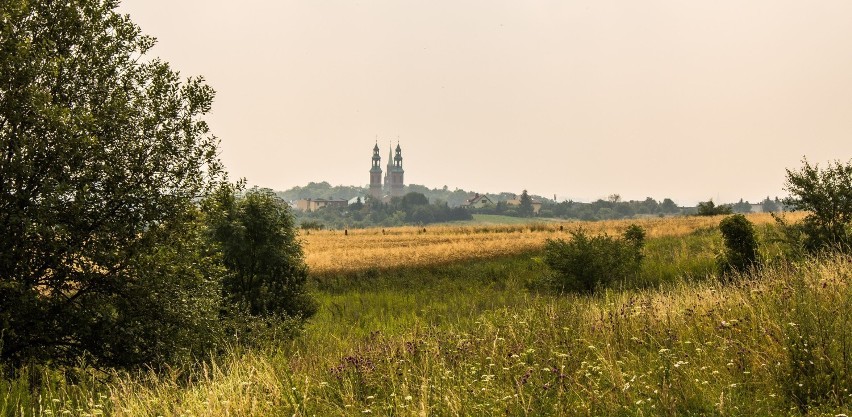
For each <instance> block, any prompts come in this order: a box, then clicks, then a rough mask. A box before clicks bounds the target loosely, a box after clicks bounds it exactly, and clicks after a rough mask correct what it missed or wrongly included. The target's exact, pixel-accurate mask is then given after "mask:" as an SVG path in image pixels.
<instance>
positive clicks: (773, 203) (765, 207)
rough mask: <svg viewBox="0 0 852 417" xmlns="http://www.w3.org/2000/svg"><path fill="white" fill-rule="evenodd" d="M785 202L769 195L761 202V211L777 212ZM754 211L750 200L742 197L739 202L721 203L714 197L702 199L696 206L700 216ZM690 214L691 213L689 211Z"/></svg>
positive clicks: (696, 211) (782, 207) (782, 208)
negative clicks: (715, 200)
mask: <svg viewBox="0 0 852 417" xmlns="http://www.w3.org/2000/svg"><path fill="white" fill-rule="evenodd" d="M784 209H785V207H784V203H783V202H782V201H781V200H780V199H778V197H775V199H774V200H771V199H770V198H769V197H766V198H765V199H764V200H763V201H762V202H761V203H760V211H761V212H763V213H775V212H778V211H782V210H784ZM751 212H752V204H751V203H749V202H748V201H743V199H742V198H741V199H740V201H739V202H736V203H733V204H719V205H716V203H714V202H713V199H712V198H711V199H710V200H707V201H701V202H699V203H698V206H696V207H695V214H697V215H699V216H718V215H722V214H731V213H742V214H745V213H751ZM688 214H689V213H688Z"/></svg>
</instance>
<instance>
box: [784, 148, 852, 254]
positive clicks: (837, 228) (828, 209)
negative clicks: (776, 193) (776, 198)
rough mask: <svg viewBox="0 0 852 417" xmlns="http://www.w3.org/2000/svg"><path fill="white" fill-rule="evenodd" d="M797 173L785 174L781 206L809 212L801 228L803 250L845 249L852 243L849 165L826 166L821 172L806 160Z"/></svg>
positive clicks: (851, 180)
mask: <svg viewBox="0 0 852 417" xmlns="http://www.w3.org/2000/svg"><path fill="white" fill-rule="evenodd" d="M802 163H803V166H802V168H801V169H800V170H798V171H791V170H789V169H788V170H787V183H786V190H787V191H789V192H790V194H791V195H790V197H788V198H786V199H784V204H785V205H788V206H790V207H792V208H793V209H795V210H805V211H807V212H808V215H807V217H805V219H804V221H803V222H802V225H801V228H802V231H803V232H804V235H805V241H804V244H805V247H806V248H807V249H808V250H810V251H816V250H819V249H823V248H826V247H829V246H839V247H842V248H844V249H848V248H849V245H850V243H852V231H850V222H852V161H850V162H847V163H846V164H843V163H841V162H840V161H834V162H832V163H829V164H828V166H827V167H826V168H824V169H820V168H819V166H817V165H811V164H810V163H808V161H807V160H803V161H802Z"/></svg>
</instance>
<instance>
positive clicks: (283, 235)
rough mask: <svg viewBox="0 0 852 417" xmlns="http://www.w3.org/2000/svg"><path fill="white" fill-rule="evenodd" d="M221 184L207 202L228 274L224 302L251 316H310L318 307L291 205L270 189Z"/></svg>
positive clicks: (212, 230) (213, 239) (224, 287)
mask: <svg viewBox="0 0 852 417" xmlns="http://www.w3.org/2000/svg"><path fill="white" fill-rule="evenodd" d="M234 191H235V190H234V188H233V187H222V188H221V189H220V190H219V192H217V193H216V194H215V195H214V196H213V197H212V198H211V199H209V200H208V201H207V202H206V211H207V213H208V223H209V229H210V235H211V239H212V241H214V242H215V243H216V244H217V245H218V247H219V249H220V250H221V253H222V260H223V263H224V265H225V268H226V269H227V272H228V273H227V274H226V275H225V277H224V279H223V281H222V291H223V296H224V300H225V302H226V303H227V304H228V305H230V306H232V308H234V309H236V310H237V311H239V312H242V313H247V314H248V315H250V316H252V317H271V318H281V319H287V318H300V319H306V318H308V317H310V316H311V315H313V314H314V313H315V312H316V307H315V305H314V303H313V300H312V299H311V298H310V296H309V295H308V294H307V292H306V290H305V288H304V284H305V280H306V279H307V276H308V271H307V266H306V265H305V262H304V258H303V255H302V248H301V246H300V245H299V241H298V239H297V238H296V231H295V227H294V225H293V217H292V216H291V214H290V211H289V208H288V206H287V205H286V204H285V203H284V202H283V201H281V200H279V199H278V198H277V197H275V195H274V194H273V192H272V191H269V190H259V189H252V190H249V191H248V192H246V193H245V195H243V196H242V197H239V198H238V197H237V196H236V195H235V192H234Z"/></svg>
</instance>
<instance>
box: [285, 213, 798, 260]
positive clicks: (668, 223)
mask: <svg viewBox="0 0 852 417" xmlns="http://www.w3.org/2000/svg"><path fill="white" fill-rule="evenodd" d="M723 217H724V216H714V217H698V216H689V217H686V216H680V217H665V218H647V219H629V220H609V221H599V222H580V221H564V222H548V223H541V222H538V223H534V222H533V223H529V224H525V225H517V224H514V225H488V226H452V225H442V226H432V227H429V226H426V227H425V228H424V227H395V228H384V229H383V228H370V229H358V230H349V231H348V232H347V233H346V234H344V232H343V231H342V230H324V231H311V232H310V233H303V234H302V235H301V239H302V243H303V247H304V250H305V257H306V261H307V263H308V266H309V267H310V269H311V271H312V272H313V273H317V274H327V273H337V272H348V271H358V270H364V269H369V268H380V269H384V268H396V267H400V266H427V265H434V264H440V263H445V262H453V261H459V260H466V259H483V258H491V257H495V256H504V255H513V254H519V253H524V252H529V251H533V250H536V249H539V248H541V247H542V246H543V245H544V242H545V241H546V240H547V239H555V238H567V237H569V236H570V232H571V231H573V230H576V229H578V228H581V227H582V228H585V229H586V230H588V231H589V232H591V233H607V234H609V235H617V234H620V233H622V232H623V231H624V230H625V229H626V228H627V227H628V226H629V225H630V224H633V223H635V224H638V225H640V226H642V227H644V228H645V230H646V232H647V236H648V237H649V238H654V237H661V236H682V235H686V234H688V233H692V232H693V231H695V230H698V229H702V228H711V227H716V226H718V225H719V221H720V220H721V219H722V218H723ZM801 217H803V214H801V213H790V214H787V218H788V219H789V220H791V221H796V220H798V219H800V218H801ZM748 218H749V220H751V221H752V222H754V223H755V224H757V225H761V224H767V223H773V222H774V221H775V220H774V219H773V218H772V216H771V215H770V214H768V213H754V214H749V215H748Z"/></svg>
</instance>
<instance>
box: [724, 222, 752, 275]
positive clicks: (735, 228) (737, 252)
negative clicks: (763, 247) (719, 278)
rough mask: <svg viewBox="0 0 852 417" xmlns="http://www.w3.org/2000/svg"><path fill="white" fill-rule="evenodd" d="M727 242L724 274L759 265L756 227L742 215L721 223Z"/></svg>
mask: <svg viewBox="0 0 852 417" xmlns="http://www.w3.org/2000/svg"><path fill="white" fill-rule="evenodd" d="M719 229H720V230H721V231H722V238H723V239H724V240H725V258H724V261H723V263H722V265H721V269H722V272H723V273H725V272H730V271H740V272H742V271H746V270H747V269H749V268H752V267H754V266H756V265H757V262H758V259H757V235H756V233H755V230H754V225H753V224H752V223H751V222H750V221H749V220H748V219H746V218H745V216H743V215H742V214H735V215H733V216H730V217H726V218H724V219H723V220H722V221H721V222H720V223H719Z"/></svg>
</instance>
